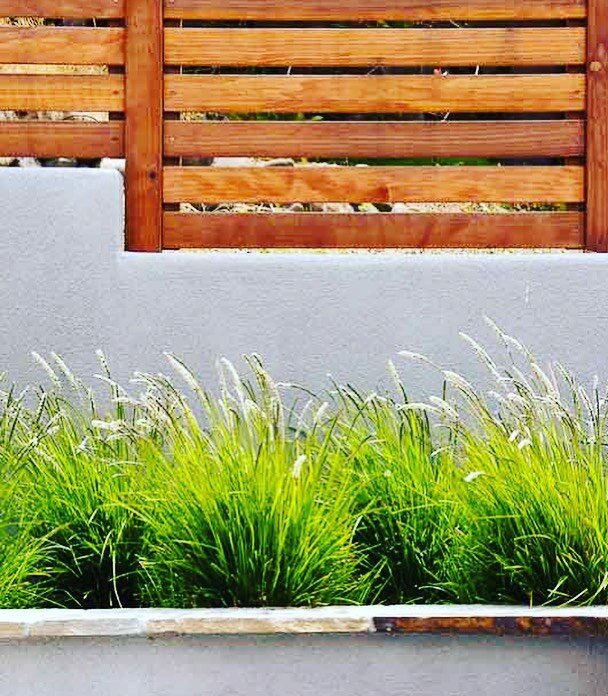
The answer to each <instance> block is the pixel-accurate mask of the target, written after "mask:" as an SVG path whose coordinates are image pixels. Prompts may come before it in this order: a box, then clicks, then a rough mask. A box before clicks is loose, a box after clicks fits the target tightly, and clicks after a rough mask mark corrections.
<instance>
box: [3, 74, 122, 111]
mask: <svg viewBox="0 0 608 696" xmlns="http://www.w3.org/2000/svg"><path fill="white" fill-rule="evenodd" d="M123 107H124V80H123V78H122V76H121V75H0V109H9V110H15V111H122V110H123Z"/></svg>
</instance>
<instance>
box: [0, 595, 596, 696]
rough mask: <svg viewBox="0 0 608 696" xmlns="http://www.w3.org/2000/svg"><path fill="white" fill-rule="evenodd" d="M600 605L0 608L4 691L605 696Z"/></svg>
mask: <svg viewBox="0 0 608 696" xmlns="http://www.w3.org/2000/svg"><path fill="white" fill-rule="evenodd" d="M606 693H608V609H605V608H603V609H594V610H525V609H515V610H512V609H505V608H488V607H425V608H417V607H358V608H327V609H315V610H306V609H287V610H280V609H278V610H247V609H245V610H192V611H174V610H110V611H89V612H86V611H64V610H39V611H37V610H30V611H12V610H8V611H4V612H0V694H6V695H7V696H9V695H10V696H34V695H35V696H85V695H86V696H114V695H115V694H119V695H121V696H122V695H124V696H144V695H145V696H370V695H375V694H378V695H380V694H382V695H386V696H406V695H410V694H411V695H412V696H606Z"/></svg>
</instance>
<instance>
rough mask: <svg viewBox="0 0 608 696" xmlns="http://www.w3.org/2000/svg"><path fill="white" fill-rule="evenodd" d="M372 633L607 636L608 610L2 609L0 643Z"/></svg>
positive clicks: (375, 608)
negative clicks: (58, 639)
mask: <svg viewBox="0 0 608 696" xmlns="http://www.w3.org/2000/svg"><path fill="white" fill-rule="evenodd" d="M373 633H385V634H390V633H392V634H424V633H431V634H433V633H434V634H494V635H533V636H578V637H581V636H587V637H596V636H597V637H604V638H608V607H592V608H577V609H572V608H566V609H552V608H538V609H528V608H523V607H490V606H365V607H323V608H317V609H185V610H179V609H108V610H88V611H87V610H78V609H76V610H73V609H23V610H19V609H6V610H2V611H0V640H27V639H37V638H49V639H52V638H67V637H147V638H155V637H162V636H197V635H198V636H200V635H269V634H293V635H296V634H373Z"/></svg>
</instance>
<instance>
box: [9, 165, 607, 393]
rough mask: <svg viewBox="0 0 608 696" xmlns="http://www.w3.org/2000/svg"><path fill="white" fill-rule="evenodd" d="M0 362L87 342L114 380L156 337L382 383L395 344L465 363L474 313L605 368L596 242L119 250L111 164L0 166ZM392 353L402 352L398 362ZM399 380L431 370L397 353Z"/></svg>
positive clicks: (477, 331)
mask: <svg viewBox="0 0 608 696" xmlns="http://www.w3.org/2000/svg"><path fill="white" fill-rule="evenodd" d="M0 203H1V205H2V216H1V219H0V258H1V259H2V268H1V271H0V297H1V302H0V337H1V338H0V371H3V370H7V371H8V372H9V373H10V375H11V377H12V378H13V379H15V380H18V381H19V382H24V381H35V380H38V379H40V378H41V372H40V370H39V368H38V367H36V366H35V365H34V363H33V361H32V359H31V356H30V352H31V351H32V350H35V351H38V352H40V353H48V352H49V351H51V350H54V351H56V352H58V353H60V354H61V355H62V356H63V357H64V358H65V359H66V360H67V361H68V363H69V364H70V365H71V366H72V367H73V368H74V369H75V370H76V371H77V372H78V373H80V374H83V375H84V374H90V373H93V372H94V371H97V367H96V363H95V355H94V353H95V349H97V348H102V349H103V350H104V351H105V352H106V353H107V355H108V357H109V359H110V362H111V365H112V367H113V371H114V373H115V375H116V376H117V377H118V378H119V379H125V378H127V377H128V375H129V374H130V373H131V371H132V370H134V369H140V370H153V371H156V370H159V369H165V364H164V359H163V356H162V353H163V351H167V350H168V351H172V352H174V353H176V354H178V355H180V356H181V357H182V358H184V359H185V360H186V361H187V362H188V363H189V364H190V365H191V366H192V367H193V368H194V369H195V371H197V372H198V373H199V374H201V375H202V376H203V377H204V378H214V366H213V365H214V361H215V359H216V358H217V357H219V356H226V357H229V358H230V359H233V360H237V361H238V359H239V356H240V355H241V354H242V353H245V352H254V351H255V352H257V353H259V354H261V355H262V356H263V357H264V358H265V360H266V362H267V364H268V366H269V367H270V369H271V370H272V371H273V372H274V374H275V375H276V376H277V378H279V379H281V380H291V381H298V382H306V383H307V384H308V385H310V386H312V387H314V388H316V389H319V388H322V387H323V386H325V385H326V384H327V374H328V373H331V374H332V375H333V376H334V377H335V378H336V379H338V380H349V381H351V382H353V383H355V384H358V385H362V386H364V387H366V388H373V387H376V386H377V385H383V384H388V379H387V374H386V363H387V360H388V359H389V358H391V357H395V354H396V353H397V351H399V350H402V349H408V350H413V351H418V352H422V353H425V354H427V355H429V356H430V357H432V358H433V359H435V360H437V361H439V362H441V364H442V365H444V366H446V367H450V368H453V369H456V370H459V371H462V372H464V373H465V374H467V375H468V376H473V377H475V376H476V375H479V374H481V372H482V370H481V368H480V366H479V365H478V363H477V360H476V358H475V357H474V356H473V354H472V351H471V349H470V348H469V347H468V346H467V345H466V344H465V343H464V342H463V341H462V339H461V338H460V337H459V332H460V331H465V332H467V333H470V334H472V335H474V336H475V337H477V338H480V339H482V340H483V341H486V342H490V343H491V342H492V338H491V335H490V333H489V330H488V329H487V327H486V326H485V324H484V321H483V317H484V316H489V317H491V318H493V319H494V320H495V321H497V322H498V323H499V324H500V325H501V326H502V327H503V328H504V329H505V330H506V331H508V332H509V333H512V334H514V335H516V336H518V337H519V338H520V339H522V340H523V341H525V342H527V343H528V344H529V345H530V346H531V347H532V348H533V350H534V351H535V352H536V353H537V354H538V355H539V357H541V358H542V359H545V360H547V359H560V360H562V361H564V362H566V363H567V364H568V365H569V366H571V367H572V368H574V369H575V370H577V371H578V372H579V373H580V374H581V376H583V377H584V378H586V379H591V378H592V377H593V376H594V375H595V374H599V375H600V376H604V377H608V351H606V348H605V347H606V344H607V342H608V257H606V256H600V255H591V254H589V255H583V254H575V253H571V254H513V253H512V254H486V253H476V254H453V253H441V254H405V253H394V252H386V253H375V254H371V253H353V254H339V253H322V254H314V253H287V254H286V253H245V252H234V253H226V252H209V253H202V254H200V253H181V252H174V253H165V254H162V255H143V254H128V253H124V252H123V251H122V245H123V190H122V179H121V176H120V175H119V174H118V173H116V172H113V171H96V170H92V171H87V170H82V169H79V170H77V171H75V170H66V169H58V170H49V169H29V170H28V169H10V170H6V169H5V170H0ZM398 364H400V365H401V363H400V362H399V361H398ZM402 371H403V373H404V376H405V378H406V382H407V383H408V385H409V386H410V389H411V391H412V392H413V393H415V394H417V395H421V396H425V395H427V394H428V392H430V391H432V390H435V389H437V388H438V384H439V380H438V379H437V377H436V376H435V375H434V374H433V373H432V372H431V371H429V370H428V368H422V367H419V366H412V365H410V364H408V363H405V362H404V363H402Z"/></svg>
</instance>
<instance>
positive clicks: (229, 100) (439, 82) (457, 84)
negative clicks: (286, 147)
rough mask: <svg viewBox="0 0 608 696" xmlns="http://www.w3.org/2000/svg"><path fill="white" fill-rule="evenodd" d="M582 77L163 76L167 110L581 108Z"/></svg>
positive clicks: (552, 110) (511, 110)
mask: <svg viewBox="0 0 608 696" xmlns="http://www.w3.org/2000/svg"><path fill="white" fill-rule="evenodd" d="M584 108H585V76H584V75H578V74H558V75H498V76H496V75H477V76H476V75H464V76H462V75H450V76H448V77H441V76H435V75H420V76H419V75H413V76H409V75H408V76H392V75H380V76H353V75H338V76H334V75H331V76H325V75H323V76H312V77H311V76H300V75H293V76H276V77H275V76H272V77H268V76H258V75H167V76H166V78H165V109H166V110H168V111H207V112H242V113H259V112H278V113H297V112H310V113H332V112H333V113H381V112H386V113H395V112H424V111H440V112H443V111H450V112H454V113H462V112H470V111H483V112H487V113H495V112H513V113H516V112H518V113H522V112H530V111H534V112H554V111H582V110H584Z"/></svg>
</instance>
